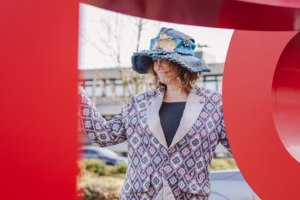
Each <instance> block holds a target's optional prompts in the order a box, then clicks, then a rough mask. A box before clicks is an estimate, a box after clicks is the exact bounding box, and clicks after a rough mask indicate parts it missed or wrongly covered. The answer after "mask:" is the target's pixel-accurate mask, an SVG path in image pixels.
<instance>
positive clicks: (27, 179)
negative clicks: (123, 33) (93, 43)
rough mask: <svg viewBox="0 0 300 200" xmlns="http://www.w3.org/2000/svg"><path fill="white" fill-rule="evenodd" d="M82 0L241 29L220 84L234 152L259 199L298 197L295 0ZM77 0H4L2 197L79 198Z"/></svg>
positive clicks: (299, 17) (299, 88)
mask: <svg viewBox="0 0 300 200" xmlns="http://www.w3.org/2000/svg"><path fill="white" fill-rule="evenodd" d="M84 2H85V3H89V4H92V5H96V6H99V7H102V8H105V9H109V10H114V11H117V12H121V13H126V14H130V15H135V16H140V17H144V18H149V19H156V20H162V21H169V22H176V23H183V24H191V25H200V26H210V27H218V28H234V29H236V30H239V31H235V33H234V35H233V38H232V42H231V45H230V48H229V51H228V56H227V59H226V62H225V72H224V85H223V87H224V91H223V101H224V114H225V123H226V128H227V129H228V135H229V140H230V142H231V146H232V149H233V153H234V156H235V158H236V160H237V163H238V166H239V168H240V170H241V172H242V173H243V176H244V177H245V179H246V180H247V182H248V183H249V185H250V186H251V187H252V188H253V190H254V191H255V192H256V193H257V194H258V196H260V197H261V198H262V199H272V200H273V199H299V198H300V195H299V194H298V192H297V190H298V187H297V186H298V185H299V184H298V180H299V179H300V170H299V169H300V164H299V162H300V136H299V132H300V131H299V130H300V123H299V122H300V117H299V116H300V104H299V100H300V95H299V94H300V81H299V78H298V77H299V75H300V74H299V73H300V72H299V71H300V68H299V62H300V61H299V56H300V50H299V49H300V35H299V32H298V30H300V2H299V1H296V0H236V1H233V0H209V1H207V0H186V1H181V0H139V1H136V0H115V1H111V0H87V1H84ZM78 4H79V1H75V0H67V1H58V0H53V1H51V2H47V1H37V0H32V1H24V2H22V1H20V2H17V3H16V2H13V1H8V0H3V1H1V3H0V9H1V12H0V19H1V32H0V36H1V37H0V40H1V43H0V46H1V47H0V53H1V54H0V55H1V59H0V63H1V65H0V66H1V71H0V85H1V87H0V92H1V95H2V96H1V97H2V98H1V100H0V105H1V107H0V110H1V121H0V125H1V126H0V127H1V129H0V132H1V134H0V144H1V147H2V148H1V150H2V151H1V152H0V157H1V161H2V164H1V166H0V173H1V174H0V177H1V193H0V199H41V198H43V199H44V200H47V199H49V200H50V199H51V200H52V199H56V200H59V199H62V200H65V199H76V195H75V176H76V172H77V170H76V159H77V156H76V148H77V138H76V110H77V107H76V104H77V98H76V93H77V90H76V89H77V87H76V85H77V46H78V45H77V43H78V12H79V10H78V7H79V5H78ZM170 13H171V14H170ZM243 30H247V31H243Z"/></svg>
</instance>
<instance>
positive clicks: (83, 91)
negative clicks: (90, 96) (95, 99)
mask: <svg viewBox="0 0 300 200" xmlns="http://www.w3.org/2000/svg"><path fill="white" fill-rule="evenodd" d="M80 94H86V92H85V90H84V89H83V88H82V87H81V86H80V85H78V95H80Z"/></svg>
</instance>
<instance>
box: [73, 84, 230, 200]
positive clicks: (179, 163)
mask: <svg viewBox="0 0 300 200" xmlns="http://www.w3.org/2000/svg"><path fill="white" fill-rule="evenodd" d="M163 90H164V87H161V88H159V89H157V90H156V91H149V92H145V93H141V94H138V95H135V96H133V97H131V99H130V103H129V104H127V105H125V106H123V107H122V109H121V111H120V112H119V114H118V115H116V116H115V117H113V118H112V119H111V120H110V121H107V120H105V119H104V118H103V117H102V116H101V115H100V113H99V111H98V110H97V108H96V107H95V106H94V105H93V103H92V102H91V100H90V99H89V98H88V97H87V96H86V94H81V95H79V102H80V103H79V113H78V115H79V120H80V123H81V125H82V128H83V130H84V132H85V133H86V134H87V135H88V136H89V138H90V139H91V140H92V141H93V142H94V143H95V144H96V145H98V146H100V147H103V146H111V145H115V144H119V143H121V142H124V141H125V140H128V168H127V173H126V179H125V183H124V185H123V188H122V191H121V196H120V199H122V200H129V199H130V200H133V199H145V200H146V199H155V197H156V195H158V193H159V191H160V190H161V189H162V187H163V178H164V179H165V180H167V182H168V184H169V186H170V188H171V190H172V193H173V195H174V197H175V199H180V200H188V199H190V200H199V199H202V200H206V199H208V198H209V196H210V181H209V174H210V166H211V161H212V158H213V154H214V151H215V149H216V146H217V144H218V143H219V142H221V143H222V145H223V146H224V147H225V148H227V150H228V151H229V152H230V153H231V149H230V146H229V143H228V139H227V135H226V130H225V124H224V119H223V110H222V96H221V95H220V94H219V93H217V92H216V91H213V90H210V89H204V88H201V87H198V86H197V87H196V88H195V89H194V90H192V93H194V94H196V95H198V96H201V97H202V99H204V100H205V103H204V107H203V109H202V111H201V112H200V114H199V116H198V118H197V120H196V121H195V123H194V125H193V126H192V128H191V129H190V130H189V131H188V133H187V134H186V135H185V137H183V138H182V139H181V140H180V141H179V142H178V143H177V144H176V145H174V146H173V147H172V148H171V149H169V150H168V149H166V148H165V147H164V146H163V145H161V144H160V142H159V141H158V140H157V139H156V138H155V136H154V135H153V134H152V132H151V130H150V129H149V126H148V124H147V106H146V104H147V102H148V101H149V100H150V99H151V98H153V97H155V96H156V95H159V93H162V91H163Z"/></svg>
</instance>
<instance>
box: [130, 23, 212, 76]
mask: <svg viewBox="0 0 300 200" xmlns="http://www.w3.org/2000/svg"><path fill="white" fill-rule="evenodd" d="M195 47H196V45H195V40H194V39H193V38H192V37H191V36H188V35H186V34H184V33H182V32H180V31H176V30H174V29H173V28H166V27H163V28H161V29H160V31H159V33H158V35H157V37H155V38H153V39H151V41H150V48H149V50H142V51H140V52H135V53H134V54H133V56H132V57H131V63H132V68H133V70H134V71H136V72H138V73H140V74H146V73H148V68H149V66H150V65H151V64H152V63H153V60H152V58H153V59H159V60H165V61H171V62H175V63H178V64H179V65H181V66H182V67H184V68H186V69H188V70H189V71H190V72H192V73H196V72H210V71H211V70H210V68H209V67H208V66H207V65H206V63H205V61H204V60H202V59H199V58H196V57H195V53H194V49H195Z"/></svg>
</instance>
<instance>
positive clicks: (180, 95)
mask: <svg viewBox="0 0 300 200" xmlns="http://www.w3.org/2000/svg"><path fill="white" fill-rule="evenodd" d="M188 96H189V93H188V92H187V91H186V90H185V89H183V88H178V87H177V86H176V85H167V87H166V90H165V94H164V99H163V102H186V100H187V98H188Z"/></svg>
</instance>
